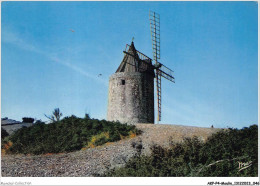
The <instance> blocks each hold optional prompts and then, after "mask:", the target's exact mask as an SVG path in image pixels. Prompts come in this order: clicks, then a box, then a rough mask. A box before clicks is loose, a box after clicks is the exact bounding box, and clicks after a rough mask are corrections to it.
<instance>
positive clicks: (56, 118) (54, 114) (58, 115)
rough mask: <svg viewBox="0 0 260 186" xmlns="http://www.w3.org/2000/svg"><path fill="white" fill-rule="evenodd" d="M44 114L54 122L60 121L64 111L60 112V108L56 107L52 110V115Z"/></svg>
mask: <svg viewBox="0 0 260 186" xmlns="http://www.w3.org/2000/svg"><path fill="white" fill-rule="evenodd" d="M44 115H45V117H46V118H48V119H49V120H51V121H52V122H55V121H60V118H61V116H62V113H61V112H60V109H59V108H55V109H54V111H53V112H52V115H51V116H47V115H46V114H44Z"/></svg>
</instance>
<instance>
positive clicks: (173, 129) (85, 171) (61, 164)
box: [1, 124, 219, 177]
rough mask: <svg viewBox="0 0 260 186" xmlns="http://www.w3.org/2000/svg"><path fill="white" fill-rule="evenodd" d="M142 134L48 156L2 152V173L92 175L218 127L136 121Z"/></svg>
mask: <svg viewBox="0 0 260 186" xmlns="http://www.w3.org/2000/svg"><path fill="white" fill-rule="evenodd" d="M136 126H137V128H139V129H140V130H142V131H143V133H142V134H141V135H139V136H137V137H135V138H132V139H125V140H121V141H118V142H114V143H109V144H105V145H103V146H100V147H96V148H91V149H87V150H81V151H77V152H71V153H60V154H52V155H37V156H35V155H4V156H2V160H1V173H2V176H8V177H12V176H15V177H19V176H24V177H62V176H65V177H75V176H84V177H85V176H95V175H96V174H101V173H103V172H104V171H106V170H109V169H111V168H114V167H120V166H123V165H124V164H125V163H126V162H127V161H128V160H129V159H130V158H131V157H133V156H134V155H135V154H138V153H141V154H149V153H150V147H151V146H152V145H154V144H159V145H162V146H165V147H167V146H169V144H170V141H173V142H180V141H181V140H182V139H183V138H184V137H192V136H194V135H196V136H199V138H200V139H201V140H205V139H206V138H207V137H208V136H210V135H211V134H212V133H214V132H216V131H218V130H219V129H214V128H201V127H189V126H180V125H161V124H160V125H157V124H137V125H136Z"/></svg>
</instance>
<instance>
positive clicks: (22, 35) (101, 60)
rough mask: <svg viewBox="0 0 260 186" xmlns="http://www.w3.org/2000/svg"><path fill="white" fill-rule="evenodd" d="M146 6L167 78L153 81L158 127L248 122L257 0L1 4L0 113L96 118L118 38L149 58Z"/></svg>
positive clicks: (252, 110)
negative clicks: (158, 83) (156, 22)
mask: <svg viewBox="0 0 260 186" xmlns="http://www.w3.org/2000/svg"><path fill="white" fill-rule="evenodd" d="M149 10H151V11H155V12H156V13H158V14H160V21H161V59H160V62H161V63H162V64H164V65H165V66H167V67H169V68H170V69H172V70H173V71H174V77H175V81H176V83H172V82H170V81H168V80H166V79H163V80H162V121H161V122H160V123H161V124H177V125H188V126H199V127H210V126H211V125H213V126H214V127H217V128H224V127H233V128H243V127H248V126H250V125H252V124H258V70H257V68H258V37H257V34H258V20H257V16H258V15H257V11H258V10H257V2H231V1H230V2H171V1H167V2H131V1H130V2H7V1H3V2H1V117H2V118H3V117H8V118H11V119H15V120H18V121H21V120H22V117H33V118H36V119H41V120H42V121H47V120H48V119H47V118H46V117H45V116H44V114H47V115H50V114H51V113H52V111H53V110H54V108H60V110H61V112H62V113H63V116H70V115H76V116H78V117H84V115H85V113H88V114H90V116H91V117H92V118H97V119H106V112H107V103H108V82H109V76H110V75H112V74H113V73H115V71H116V69H117V67H118V66H119V64H120V62H121V61H122V59H123V55H124V54H123V50H124V49H125V46H126V44H130V43H131V41H132V38H133V37H134V43H135V47H136V49H137V50H139V51H141V52H142V53H144V54H146V55H148V56H150V57H151V58H152V42H151V34H150V25H149ZM99 74H102V75H99ZM155 98H156V96H155ZM156 112H157V110H155V116H156ZM155 119H156V118H155Z"/></svg>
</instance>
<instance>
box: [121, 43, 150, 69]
mask: <svg viewBox="0 0 260 186" xmlns="http://www.w3.org/2000/svg"><path fill="white" fill-rule="evenodd" d="M127 53H128V54H127ZM127 53H126V54H125V56H124V58H123V60H122V62H121V63H120V65H119V67H118V69H117V71H116V72H146V71H149V72H152V73H153V67H152V62H151V60H148V59H146V60H142V59H140V57H139V55H138V51H137V50H136V49H135V46H134V42H132V43H131V45H130V46H129V49H128V51H127ZM139 53H140V52H139Z"/></svg>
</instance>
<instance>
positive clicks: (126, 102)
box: [107, 12, 174, 124]
mask: <svg viewBox="0 0 260 186" xmlns="http://www.w3.org/2000/svg"><path fill="white" fill-rule="evenodd" d="M149 17H150V27H151V34H152V48H153V60H152V59H151V58H149V57H148V56H146V55H145V54H143V53H142V52H140V51H138V50H136V48H135V46H134V42H133V40H132V43H131V45H128V44H127V45H126V49H125V51H123V52H124V57H123V60H122V62H121V63H120V65H119V67H118V69H117V70H116V72H115V73H114V74H112V75H111V76H110V79H109V95H108V111H107V119H108V120H110V121H120V122H122V123H128V124H135V123H154V78H155V79H156V88H157V106H158V117H157V120H158V122H159V121H161V100H162V97H161V79H162V77H164V78H166V79H167V80H170V81H172V82H174V77H173V71H172V70H170V69H169V68H167V67H166V66H164V65H163V64H162V63H160V62H159V59H160V17H159V15H158V14H156V13H155V12H150V13H149Z"/></svg>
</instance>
